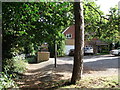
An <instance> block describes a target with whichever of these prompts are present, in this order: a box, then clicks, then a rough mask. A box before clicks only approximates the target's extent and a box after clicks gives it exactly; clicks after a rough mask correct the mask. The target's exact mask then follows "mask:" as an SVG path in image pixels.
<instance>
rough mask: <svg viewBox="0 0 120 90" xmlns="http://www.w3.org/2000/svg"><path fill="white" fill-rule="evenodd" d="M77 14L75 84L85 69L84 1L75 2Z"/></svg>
mask: <svg viewBox="0 0 120 90" xmlns="http://www.w3.org/2000/svg"><path fill="white" fill-rule="evenodd" d="M74 15H75V54H74V66H73V73H72V78H71V83H72V84H75V83H76V81H78V80H80V79H81V77H82V71H83V55H84V17H83V6H82V2H81V1H80V2H74Z"/></svg>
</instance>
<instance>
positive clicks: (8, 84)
mask: <svg viewBox="0 0 120 90" xmlns="http://www.w3.org/2000/svg"><path fill="white" fill-rule="evenodd" d="M7 88H18V87H17V85H16V84H15V81H13V80H12V75H8V74H5V73H4V72H2V73H0V89H1V90H2V89H7Z"/></svg>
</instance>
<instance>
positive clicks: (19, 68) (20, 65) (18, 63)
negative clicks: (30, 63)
mask: <svg viewBox="0 0 120 90" xmlns="http://www.w3.org/2000/svg"><path fill="white" fill-rule="evenodd" d="M26 65H27V63H26V61H25V60H16V59H15V60H14V72H18V73H23V72H25V71H26Z"/></svg>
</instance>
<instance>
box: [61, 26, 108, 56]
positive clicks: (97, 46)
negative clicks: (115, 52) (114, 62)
mask: <svg viewBox="0 0 120 90" xmlns="http://www.w3.org/2000/svg"><path fill="white" fill-rule="evenodd" d="M63 34H64V35H65V37H66V41H65V54H66V55H68V54H69V51H70V49H74V42H75V25H71V26H70V27H68V28H66V30H64V31H63ZM88 35H89V34H85V38H86V37H87V36H88ZM84 46H92V47H93V51H94V53H100V52H102V50H103V49H107V50H108V44H107V43H105V42H103V41H101V40H99V39H97V38H93V39H92V40H90V41H87V40H86V39H85V44H84Z"/></svg>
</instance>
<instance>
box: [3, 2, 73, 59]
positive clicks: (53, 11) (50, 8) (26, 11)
mask: <svg viewBox="0 0 120 90" xmlns="http://www.w3.org/2000/svg"><path fill="white" fill-rule="evenodd" d="M71 5H72V4H70V3H44V2H43V3H42V2H40V3H3V7H4V8H3V58H5V57H8V58H9V57H10V56H8V55H9V54H8V53H10V52H11V49H13V48H17V50H18V52H19V53H20V52H23V51H24V52H25V53H32V51H33V50H36V49H37V47H38V46H40V45H41V44H42V43H44V42H47V43H48V44H51V45H50V46H52V47H53V44H54V41H55V40H57V41H58V42H60V41H61V40H64V38H63V36H62V34H61V33H62V31H63V30H64V29H65V28H66V27H67V26H68V25H70V23H71V20H72V19H71V18H72V17H71V16H72V14H71V12H70V11H71ZM8 15H9V16H8ZM8 39H9V40H8ZM14 51H15V50H14ZM10 58H11V57H10Z"/></svg>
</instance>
